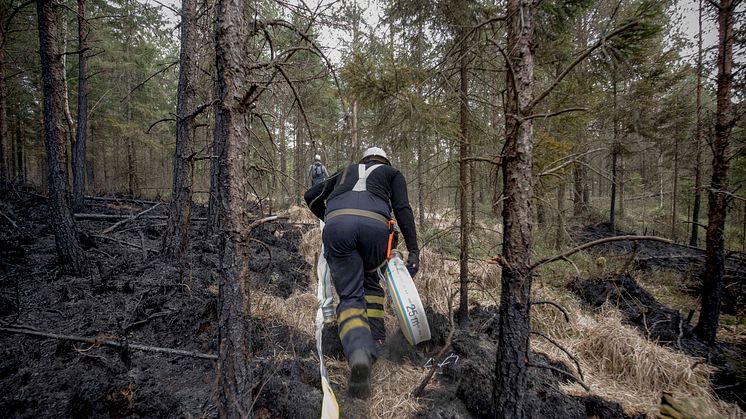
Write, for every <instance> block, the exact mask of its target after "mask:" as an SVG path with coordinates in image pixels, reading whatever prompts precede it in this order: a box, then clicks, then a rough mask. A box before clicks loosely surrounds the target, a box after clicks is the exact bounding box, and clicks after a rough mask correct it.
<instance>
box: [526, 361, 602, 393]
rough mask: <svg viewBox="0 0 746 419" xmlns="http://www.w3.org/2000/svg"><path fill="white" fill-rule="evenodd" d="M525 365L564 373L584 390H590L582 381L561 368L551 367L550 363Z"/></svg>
mask: <svg viewBox="0 0 746 419" xmlns="http://www.w3.org/2000/svg"><path fill="white" fill-rule="evenodd" d="M526 365H527V366H529V367H533V368H544V369H548V370H551V371H554V372H556V373H559V374H562V375H564V376H566V377H570V378H572V379H573V381H575V382H576V383H578V384H580V385H581V386H582V387H583V388H584V389H585V391H587V392H589V393H590V391H591V388H590V387H588V386H587V385H586V384H585V383H584V382H582V381H580V380H578V377H576V376H574V375H572V374H570V373H569V372H567V371H563V370H561V369H559V368H556V367H553V366H551V365H546V364H532V363H530V362H529V363H528V364H526Z"/></svg>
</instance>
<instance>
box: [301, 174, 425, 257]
mask: <svg viewBox="0 0 746 419" xmlns="http://www.w3.org/2000/svg"><path fill="white" fill-rule="evenodd" d="M360 166H362V165H359V164H351V165H349V166H347V167H346V168H345V169H343V170H340V171H338V172H336V173H334V174H333V175H332V176H330V177H329V178H328V179H326V180H325V181H324V182H322V183H319V184H318V185H316V186H313V187H311V188H310V189H308V190H307V191H306V193H305V195H304V199H305V200H306V203H307V204H308V207H309V208H311V211H312V212H313V213H314V215H316V216H317V217H318V218H320V219H322V220H323V219H324V218H325V216H326V214H328V213H330V212H332V211H334V210H338V209H347V208H352V209H361V210H367V211H371V212H375V213H377V214H380V215H383V216H384V217H386V218H388V219H390V218H391V211H392V210H393V212H394V215H395V216H396V221H397V223H398V225H399V228H400V229H401V232H402V235H403V236H404V241H405V243H406V245H407V250H409V251H410V252H411V251H419V248H418V247H417V232H416V229H415V224H414V214H413V212H412V207H411V206H410V205H409V197H408V196H407V182H406V181H405V180H404V175H402V174H401V172H400V171H398V170H397V169H394V168H393V167H391V166H388V165H385V164H378V163H374V162H371V163H368V164H366V165H365V166H364V168H365V169H364V170H365V171H367V172H368V174H367V178H365V180H364V181H363V182H362V183H364V185H361V184H360V183H361V182H359V180H360V173H361V171H362V170H363V169H361V168H360ZM361 189H362V190H365V191H367V193H359V192H356V191H360V190H361Z"/></svg>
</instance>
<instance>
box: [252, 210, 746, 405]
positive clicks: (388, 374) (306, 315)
mask: <svg viewBox="0 0 746 419" xmlns="http://www.w3.org/2000/svg"><path fill="white" fill-rule="evenodd" d="M289 214H290V217H291V220H292V221H294V222H315V221H314V218H313V216H312V215H311V214H310V212H309V211H308V210H306V209H304V208H300V207H293V208H291V209H290V210H289ZM320 242H321V237H320V230H319V229H318V228H314V229H311V230H310V231H308V232H306V233H305V234H304V236H303V238H302V241H301V244H300V252H301V254H302V255H303V257H304V258H305V259H306V260H307V261H308V262H309V263H310V264H311V266H312V267H313V268H312V271H313V273H312V275H311V278H312V281H311V284H310V286H309V288H308V289H307V290H305V291H303V292H299V293H295V294H293V295H292V296H291V297H290V298H288V299H281V298H277V297H273V296H269V295H266V294H263V293H260V292H254V293H253V294H252V300H253V301H252V303H255V305H254V307H255V315H258V316H259V317H263V318H268V319H273V320H276V321H279V322H282V323H284V324H286V325H288V326H290V327H293V328H297V329H299V330H301V331H303V332H305V333H311V334H312V333H313V324H314V318H315V313H316V298H315V290H316V275H315V266H316V258H317V257H318V256H317V255H318V251H319V248H320ZM573 261H574V262H575V264H576V266H577V267H578V269H579V270H580V271H581V273H582V274H583V275H588V274H591V273H594V272H595V270H597V269H598V267H597V266H596V264H595V261H594V259H593V258H592V257H590V256H586V255H576V256H574V257H573ZM420 262H421V269H420V273H419V274H418V275H417V277H416V278H415V282H416V283H417V286H418V290H419V292H420V296H421V298H422V300H423V304H424V305H426V306H430V307H432V308H433V309H434V310H435V311H437V312H440V313H443V314H446V315H447V313H448V307H449V303H448V301H449V299H450V300H451V301H452V304H453V307H455V304H457V300H458V294H457V290H458V261H456V260H454V259H452V258H447V257H445V256H443V255H440V254H437V253H434V252H432V251H430V250H428V249H423V251H422V253H421V255H420ZM614 268H615V265H614V262H613V261H610V263H609V267H608V269H614ZM470 269H471V272H472V273H473V277H474V278H473V279H474V280H473V282H472V286H471V292H470V299H471V302H472V303H481V304H495V303H496V301H497V300H498V299H499V291H498V290H499V287H500V269H499V267H498V266H496V265H491V264H487V263H484V262H480V261H473V262H470ZM575 275H576V271H575V268H574V267H573V266H571V265H570V264H567V263H564V264H563V263H558V264H553V265H548V266H547V267H543V268H542V270H541V278H540V280H539V281H537V283H536V286H535V287H534V291H533V296H532V299H533V300H551V301H555V302H557V303H559V304H561V305H562V306H563V307H564V308H565V309H566V310H567V312H568V314H569V316H570V322H569V323H568V322H565V320H564V316H563V315H562V313H561V312H560V311H559V310H557V309H556V308H553V307H551V306H549V305H538V306H535V307H534V308H533V309H532V327H533V329H534V330H539V331H541V332H543V333H544V334H546V335H547V336H549V337H551V338H552V339H554V340H556V341H558V342H559V343H560V344H561V345H562V346H564V347H565V348H566V349H568V350H569V351H570V352H571V353H573V354H575V356H576V357H577V358H578V360H579V362H580V365H581V368H582V370H583V373H584V375H585V377H584V378H585V383H586V384H588V385H589V386H590V387H591V389H592V392H593V394H596V395H598V396H601V397H603V398H605V399H607V400H611V401H615V402H617V403H619V404H620V405H621V406H622V407H623V408H624V409H625V411H626V412H627V413H636V412H638V413H645V414H646V415H648V416H654V415H655V414H656V413H657V411H658V404H659V402H660V397H661V393H662V392H663V391H669V392H672V393H673V394H674V395H675V397H676V398H677V399H678V400H682V401H683V402H684V403H686V404H687V405H689V406H690V408H691V410H692V412H695V416H697V417H729V418H744V417H745V416H744V413H743V412H742V411H741V410H740V409H738V407H737V406H735V405H730V404H727V403H724V402H722V401H720V400H718V399H717V398H716V397H715V396H714V395H713V392H712V389H711V387H710V383H709V376H710V374H711V373H712V371H713V368H712V367H711V366H709V365H708V364H706V363H703V362H701V360H699V359H696V358H693V357H689V356H687V355H684V354H681V353H678V352H676V351H673V350H671V349H668V348H665V347H661V346H658V345H656V344H655V343H652V342H650V341H648V340H647V339H645V338H644V337H642V336H641V335H640V334H639V333H638V332H637V331H636V330H635V329H633V328H631V327H628V326H625V325H623V324H622V323H621V315H620V314H619V312H618V311H617V310H616V309H614V308H605V309H604V310H602V311H601V312H598V313H588V312H586V311H584V310H583V309H582V308H581V307H580V304H579V303H578V301H577V299H576V298H575V297H574V296H573V295H572V294H570V293H569V292H568V291H566V290H565V288H564V285H565V283H566V282H567V280H569V279H571V278H572V277H574V276H575ZM642 283H643V284H645V285H646V286H648V285H650V284H648V283H647V281H645V280H643V281H642ZM675 285H676V284H675V281H674V280H673V279H671V280H670V281H669V280H666V281H662V282H660V283H659V285H658V286H659V288H653V289H652V290H651V292H652V293H653V295H655V296H656V297H660V296H663V295H664V294H666V293H677V292H676V291H677V290H676V287H675ZM677 294H680V293H677ZM671 298H673V297H671ZM661 301H664V302H665V303H674V301H672V300H671V301H669V300H666V299H665V298H663V299H662V300H661ZM682 302H684V301H683V300H681V301H679V303H682ZM684 303H686V304H688V303H689V302H688V301H686V302H684ZM673 307H675V308H679V306H677V305H676V304H673ZM386 317H387V322H386V324H387V326H388V328H390V329H392V328H395V327H397V326H396V318H395V317H394V316H393V315H392V314H391V313H387V316H386ZM531 345H532V348H533V349H534V350H537V351H539V352H542V353H545V354H547V355H548V356H549V357H551V358H553V359H557V360H562V361H563V362H565V363H566V364H567V366H568V367H569V368H570V369H571V370H573V371H575V366H574V364H573V362H572V361H571V360H570V359H569V358H568V357H567V355H565V354H564V353H563V352H562V351H561V350H560V349H558V348H557V347H555V346H554V345H552V344H551V343H549V342H547V341H546V340H544V339H543V338H541V337H535V336H532V339H531ZM326 363H327V369H328V371H329V378H330V381H331V382H332V384H333V386H334V388H335V390H336V396H337V399H338V401H339V403H340V408H341V409H342V412H343V415H344V412H354V413H355V415H356V416H361V417H371V418H388V417H409V416H412V415H413V414H414V413H415V412H416V411H418V410H421V409H423V408H425V406H423V405H422V404H421V403H419V402H418V401H417V400H415V399H412V398H410V397H409V393H410V392H411V391H412V390H413V389H414V388H415V386H416V385H417V384H418V383H419V381H420V380H421V378H422V376H423V374H424V373H425V370H424V368H422V367H420V366H411V365H396V364H392V363H389V362H387V361H386V360H381V361H380V362H378V363H377V364H376V365H375V367H374V370H373V395H372V397H371V399H370V400H368V401H360V400H356V399H351V398H348V397H347V395H346V383H347V376H348V367H347V364H346V362H344V361H335V360H332V359H327V360H326ZM440 385H442V384H441V383H440V382H439V381H438V380H433V381H432V382H431V383H430V387H437V386H440ZM562 389H563V391H565V392H567V393H568V394H573V395H585V394H586V393H585V391H584V390H583V389H582V388H581V387H580V386H579V385H577V384H566V385H562Z"/></svg>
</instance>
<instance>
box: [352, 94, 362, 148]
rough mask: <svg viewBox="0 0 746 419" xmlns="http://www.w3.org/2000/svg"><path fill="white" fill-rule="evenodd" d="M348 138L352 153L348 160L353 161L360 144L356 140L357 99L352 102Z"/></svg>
mask: <svg viewBox="0 0 746 419" xmlns="http://www.w3.org/2000/svg"><path fill="white" fill-rule="evenodd" d="M350 119H351V120H350V138H351V144H350V149H351V150H352V152H351V153H350V158H352V159H353V161H354V160H355V159H356V158H357V156H358V148H359V147H360V143H359V140H358V138H357V137H358V127H357V123H358V121H357V99H353V100H352V110H351V112H350Z"/></svg>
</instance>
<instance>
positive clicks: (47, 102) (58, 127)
mask: <svg viewBox="0 0 746 419" xmlns="http://www.w3.org/2000/svg"><path fill="white" fill-rule="evenodd" d="M36 7H37V15H38V20H39V55H40V58H41V63H42V66H41V74H42V85H43V89H44V144H45V146H46V150H47V171H48V173H47V176H48V188H49V189H48V198H49V200H48V203H49V211H50V220H49V222H50V224H51V226H52V231H53V232H54V238H55V242H56V245H57V255H58V256H59V258H60V263H61V264H63V265H67V266H68V267H69V269H70V270H71V271H72V273H74V274H81V273H83V271H84V268H85V255H84V254H83V249H82V248H81V247H80V242H79V241H78V233H77V231H76V229H75V221H74V220H73V216H72V213H71V211H70V202H69V195H68V185H67V182H68V176H67V159H66V157H65V128H64V123H65V122H64V118H65V110H64V106H65V98H64V91H63V90H62V86H63V84H64V83H65V74H64V66H63V65H62V52H61V51H60V45H61V43H60V42H59V39H57V37H58V36H59V34H60V31H59V26H58V25H59V12H58V9H57V8H58V7H61V6H58V5H55V3H54V2H53V1H51V0H38V1H37V3H36Z"/></svg>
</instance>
